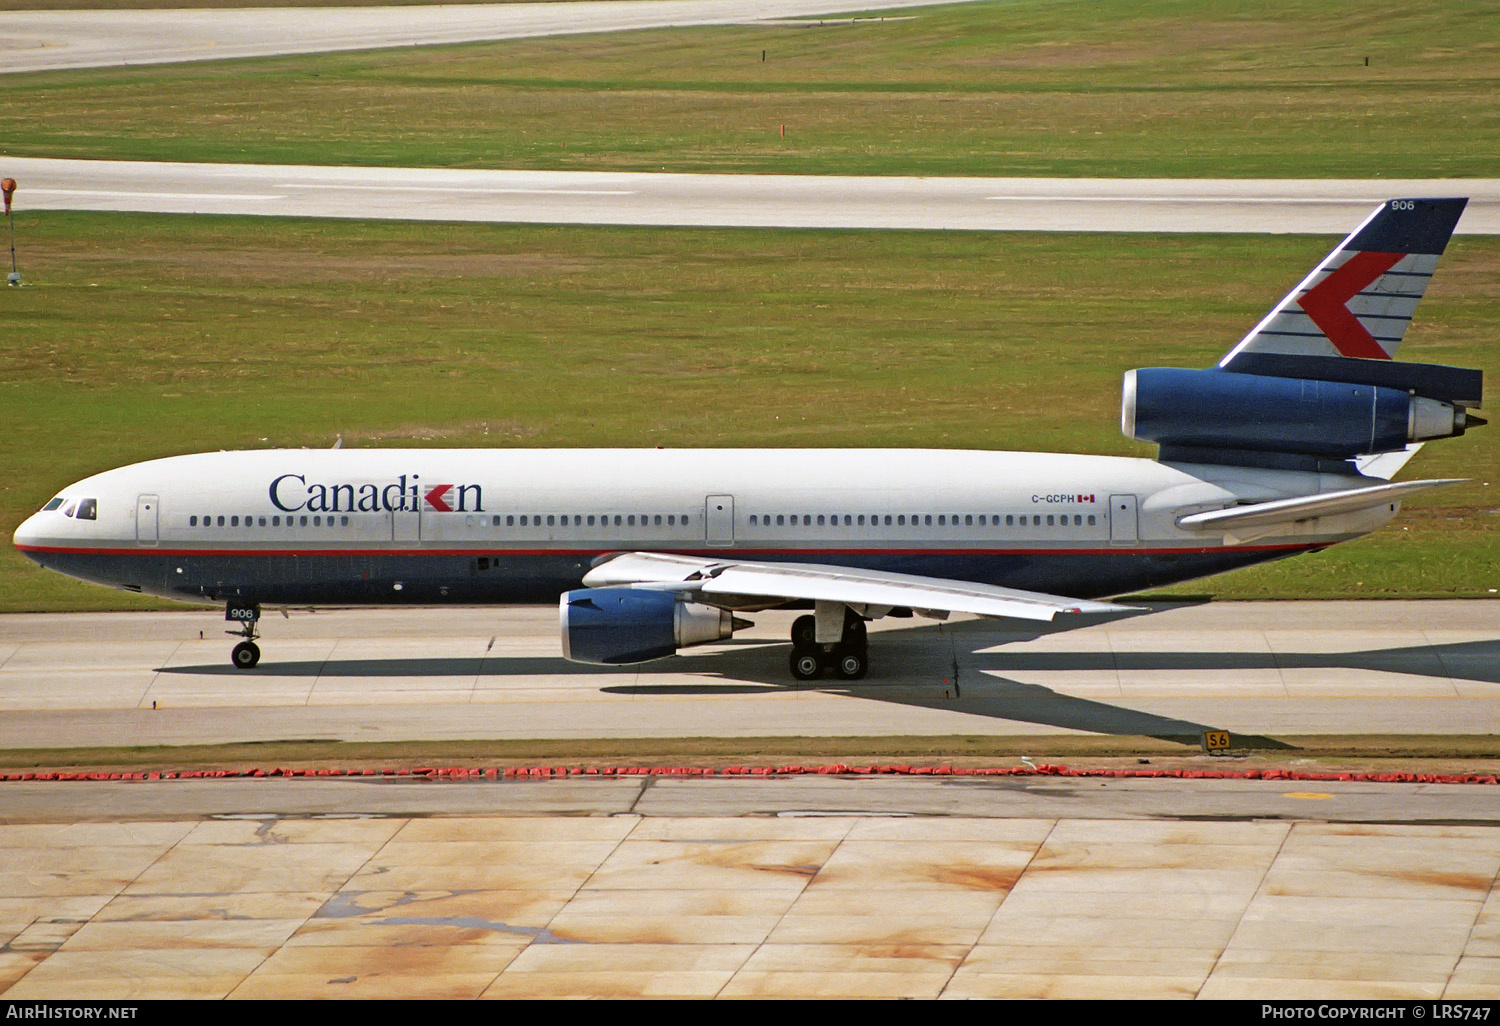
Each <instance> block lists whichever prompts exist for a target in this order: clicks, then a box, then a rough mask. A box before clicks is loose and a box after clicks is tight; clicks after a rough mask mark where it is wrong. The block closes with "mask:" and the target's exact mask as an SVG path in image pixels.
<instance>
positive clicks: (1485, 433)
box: [0, 213, 1500, 611]
mask: <svg viewBox="0 0 1500 1026" xmlns="http://www.w3.org/2000/svg"><path fill="white" fill-rule="evenodd" d="M17 229H18V230H17V243H18V249H19V252H20V255H21V262H22V269H23V272H24V273H25V275H26V279H27V281H28V282H30V283H31V286H30V287H28V288H24V289H6V290H4V291H3V292H0V309H3V313H0V318H3V322H4V324H5V325H6V331H4V332H3V333H0V466H3V467H4V468H5V473H4V474H3V475H0V529H3V530H4V531H6V532H7V533H8V532H9V531H11V530H13V529H14V526H15V525H16V524H17V523H19V521H20V520H21V519H23V518H24V517H25V516H26V515H27V514H29V513H30V512H31V511H32V510H34V509H36V508H38V507H39V506H40V505H41V504H42V503H43V502H45V501H46V499H47V498H49V497H50V496H51V495H52V494H53V493H54V492H55V491H56V490H57V489H59V488H61V487H63V486H64V485H66V484H67V483H69V482H71V481H73V480H76V479H78V478H80V477H83V476H85V475H87V474H90V473H93V472H96V471H99V470H102V469H105V468H108V467H112V466H118V465H121V464H124V463H129V462H132V461H136V460H142V459H147V458H151V457H156V456H164V455H170V454H174V453H181V452H189V451H201V450H214V449H220V448H244V447H249V448H254V447H257V446H273V445H274V446H301V445H310V446H326V445H331V444H332V443H333V442H334V440H335V439H336V438H338V437H339V436H340V435H342V436H343V438H344V440H345V444H346V445H351V446H373V445H397V446H411V445H427V444H436V445H455V446H456V445H519V446H578V445H599V446H632V445H645V446H654V445H681V446H824V445H828V446H933V447H944V448H954V447H963V448H996V449H1006V448H1011V449H1037V450H1056V451H1074V452H1095V453H1104V454H1117V455H1141V456H1149V455H1154V451H1153V447H1149V446H1145V445H1140V444H1138V443H1133V442H1130V441H1128V440H1126V439H1124V438H1123V437H1122V436H1121V435H1120V432H1119V412H1118V409H1119V406H1118V404H1119V389H1120V375H1121V374H1122V372H1123V371H1125V370H1127V369H1129V368H1131V367H1136V366H1143V365H1144V366H1157V365H1168V366H1172V365H1175V366H1206V365H1208V364H1210V363H1211V362H1212V361H1213V360H1215V359H1216V358H1217V357H1218V356H1219V355H1220V354H1222V353H1223V352H1224V351H1225V350H1226V349H1227V348H1228V347H1229V346H1230V345H1231V344H1233V342H1234V341H1235V340H1237V339H1238V338H1239V337H1240V336H1241V335H1242V334H1243V332H1244V331H1245V329H1246V328H1247V327H1248V326H1249V325H1251V324H1253V323H1254V322H1255V321H1256V320H1257V319H1258V318H1259V317H1260V316H1261V314H1262V313H1264V311H1265V310H1266V309H1267V308H1268V307H1269V306H1270V305H1271V304H1272V303H1273V302H1275V301H1276V300H1277V299H1279V298H1280V297H1281V295H1282V294H1283V293H1284V292H1285V291H1286V290H1287V289H1288V288H1290V287H1291V286H1292V285H1293V284H1294V283H1295V282H1296V281H1297V280H1298V279H1299V278H1300V276H1301V275H1302V274H1303V273H1305V271H1306V270H1307V269H1308V268H1309V267H1310V266H1312V264H1313V263H1314V262H1315V261H1316V260H1317V259H1318V258H1320V257H1321V256H1322V255H1323V254H1324V253H1325V252H1326V251H1327V249H1328V246H1329V245H1330V242H1331V241H1334V240H1330V239H1327V238H1311V237H1293V236H1224V235H1213V236H1177V235H1174V236H1143V235H1096V234H1087V235H1063V234H1057V235H1053V234H998V233H977V232H944V233H937V232H875V231H871V232H848V231H844V232H840V231H785V230H777V231H765V230H689V229H652V228H625V229H616V228H591V227H538V226H513V225H472V224H465V225H452V224H410V223H400V222H350V221H333V220H328V221H318V220H277V219H258V218H225V217H172V216H158V215H133V214H96V213H47V214H35V213H27V214H24V215H18V224H17ZM1497 311H1500V240H1497V239H1490V238H1469V237H1460V238H1458V239H1455V240H1454V242H1453V244H1452V246H1451V247H1450V249H1449V253H1448V256H1447V257H1445V260H1444V264H1443V266H1442V267H1441V268H1440V270H1439V274H1438V276H1437V277H1436V278H1435V279H1434V282H1433V285H1432V289H1431V291H1430V293H1429V296H1428V298H1427V299H1426V300H1425V301H1424V303H1423V306H1422V308H1421V310H1420V311H1419V314H1418V319H1417V322H1416V324H1414V326H1413V327H1412V329H1411V332H1410V333H1409V336H1408V339H1407V343H1406V346H1405V348H1404V349H1403V356H1405V357H1407V358H1409V359H1415V360H1423V361H1427V362H1435V363H1448V364H1457V365H1460V366H1476V367H1482V368H1484V369H1485V370H1487V371H1488V372H1489V373H1490V374H1491V376H1493V375H1494V373H1495V372H1496V371H1497V369H1500V366H1497V364H1500V361H1497V358H1496V355H1495V350H1494V347H1493V341H1492V340H1493V326H1494V324H1495V323H1496V321H1497V316H1496V315H1497ZM1495 430H1497V429H1496V428H1482V429H1479V430H1477V431H1475V432H1473V433H1471V434H1469V435H1467V436H1465V437H1463V438H1461V439H1456V440H1452V441H1449V442H1438V443H1434V444H1432V445H1430V446H1429V447H1428V448H1427V449H1426V450H1424V452H1423V453H1422V454H1421V455H1420V456H1419V457H1418V458H1417V460H1416V461H1415V463H1414V464H1413V466H1412V467H1410V468H1408V470H1407V471H1406V473H1405V475H1404V476H1407V477H1413V476H1422V477H1470V478H1474V481H1473V483H1471V484H1469V485H1464V486H1460V487H1455V488H1451V489H1445V490H1442V491H1439V492H1436V493H1432V494H1431V495H1428V496H1423V497H1421V498H1419V499H1416V500H1413V501H1412V502H1410V503H1409V504H1408V506H1407V509H1406V510H1404V511H1403V514H1402V517H1401V518H1400V519H1399V520H1398V521H1397V523H1396V524H1395V525H1393V526H1392V527H1390V528H1387V529H1386V530H1385V531H1382V532H1380V533H1379V534H1377V535H1375V536H1372V537H1371V538H1369V539H1365V540H1362V541H1360V542H1356V543H1353V544H1351V545H1347V546H1340V547H1338V548H1335V549H1333V550H1330V551H1329V552H1326V553H1322V554H1318V555H1315V556H1309V557H1303V558H1300V559H1297V560H1292V561H1288V562H1286V563H1281V564H1276V565H1273V566H1269V567H1265V568H1260V569H1256V570H1250V571H1243V572H1240V573H1237V574H1234V575H1230V576H1227V577H1222V578H1215V579H1213V580H1211V581H1208V582H1199V583H1197V584H1193V585H1187V586H1185V590H1186V591H1188V592H1191V593H1193V594H1205V593H1207V594H1214V595H1220V596H1234V597H1265V596H1394V595H1401V596H1414V595H1443V596H1449V595H1487V594H1489V593H1490V589H1492V588H1500V515H1495V514H1491V513H1489V512H1486V511H1487V510H1492V509H1494V508H1496V507H1500V465H1497V463H1500V460H1497V455H1496V453H1497V449H1496V446H1495V440H1494V438H1493V437H1492V436H1491V434H1490V432H1492V431H1495ZM4 549H5V551H4V552H3V554H0V610H7V611H16V610H43V609H85V608H88V609H104V608H133V607H138V606H142V605H146V604H148V603H147V602H146V601H145V600H142V599H138V598H133V597H130V596H127V595H125V594H124V593H118V592H113V591H109V590H105V589H101V588H95V587H91V586H87V585H83V584H79V583H76V582H73V581H70V580H67V579H65V578H61V577H59V576H57V575H53V574H48V573H44V572H42V571H40V570H38V569H37V568H36V567H34V566H33V565H31V564H30V563H29V562H27V561H25V560H24V559H23V558H21V557H20V556H18V555H17V554H16V553H15V552H14V551H12V550H10V548H9V546H5V547H4Z"/></svg>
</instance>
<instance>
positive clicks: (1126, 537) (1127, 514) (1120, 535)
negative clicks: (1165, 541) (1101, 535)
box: [1109, 495, 1140, 544]
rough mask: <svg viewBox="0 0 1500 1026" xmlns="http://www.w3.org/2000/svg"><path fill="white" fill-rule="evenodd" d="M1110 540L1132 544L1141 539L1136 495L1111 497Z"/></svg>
mask: <svg viewBox="0 0 1500 1026" xmlns="http://www.w3.org/2000/svg"><path fill="white" fill-rule="evenodd" d="M1109 540H1110V541H1112V542H1115V543H1117V544H1130V543H1133V542H1136V541H1139V540H1140V523H1139V517H1138V515H1137V508H1136V497H1135V496H1134V495H1111V496H1110V497H1109Z"/></svg>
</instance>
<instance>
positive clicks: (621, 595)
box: [558, 588, 745, 664]
mask: <svg viewBox="0 0 1500 1026" xmlns="http://www.w3.org/2000/svg"><path fill="white" fill-rule="evenodd" d="M558 616H559V619H560V621H561V628H562V652H563V658H564V659H571V660H572V661H574V662H576V663H604V664H620V663H644V662H646V661H647V660H650V659H661V658H662V657H664V656H669V655H672V654H674V653H675V652H676V651H677V650H678V649H679V648H687V647H689V646H691V645H705V644H708V643H709V642H711V641H721V640H723V639H724V638H727V637H729V636H730V635H732V634H733V633H734V629H735V627H736V626H744V625H745V624H744V622H743V621H740V622H738V623H737V622H736V621H735V619H734V617H733V616H732V615H730V613H728V612H727V611H725V610H722V609H715V608H713V607H712V606H704V605H699V604H697V603H695V602H684V601H682V599H680V598H679V597H678V596H676V595H674V594H672V593H671V592H667V591H644V590H636V589H634V588H584V589H581V590H579V591H570V592H568V593H567V594H565V595H563V597H562V599H561V600H560V601H559V602H558Z"/></svg>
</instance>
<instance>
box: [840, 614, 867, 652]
mask: <svg viewBox="0 0 1500 1026" xmlns="http://www.w3.org/2000/svg"><path fill="white" fill-rule="evenodd" d="M868 642H869V631H868V629H867V628H866V627H865V621H864V620H862V619H860V618H859V617H857V616H855V615H854V614H853V613H850V614H849V618H848V619H847V620H845V621H844V638H843V643H844V644H845V645H854V646H856V647H858V648H864V647H865V645H866V644H868Z"/></svg>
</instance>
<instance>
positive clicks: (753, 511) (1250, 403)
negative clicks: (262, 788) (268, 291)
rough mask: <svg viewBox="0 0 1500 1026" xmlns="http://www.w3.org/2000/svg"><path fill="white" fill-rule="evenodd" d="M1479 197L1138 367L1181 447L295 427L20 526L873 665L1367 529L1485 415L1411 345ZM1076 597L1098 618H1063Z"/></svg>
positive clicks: (1377, 229)
mask: <svg viewBox="0 0 1500 1026" xmlns="http://www.w3.org/2000/svg"><path fill="white" fill-rule="evenodd" d="M1466 203H1467V200H1466V199H1461V198H1455V199H1395V200H1390V201H1387V202H1385V203H1382V204H1381V205H1380V206H1379V207H1377V208H1376V209H1375V210H1374V211H1372V212H1371V214H1370V215H1369V216H1368V217H1367V218H1365V220H1364V221H1363V222H1362V223H1361V224H1360V225H1359V226H1358V227H1357V228H1355V230H1354V231H1353V232H1352V233H1351V234H1350V235H1349V236H1348V237H1347V238H1346V239H1345V240H1344V241H1343V242H1342V243H1340V244H1339V245H1338V246H1337V247H1335V248H1334V250H1333V251H1332V252H1331V253H1329V254H1328V256H1327V257H1325V258H1324V259H1323V260H1322V261H1321V262H1320V263H1319V264H1318V265H1317V266H1316V267H1315V268H1313V270H1312V271H1311V272H1310V273H1309V274H1308V275H1307V276H1306V277H1305V278H1304V279H1303V280H1302V281H1301V282H1300V283H1299V284H1298V285H1297V286H1296V287H1295V288H1294V289H1293V290H1292V291H1291V292H1289V293H1288V294H1287V295H1286V296H1285V297H1284V298H1283V299H1282V300H1281V301H1280V302H1279V303H1277V304H1276V305H1275V306H1274V307H1273V308H1272V309H1271V311H1270V312H1269V313H1268V314H1266V316H1265V317H1264V318H1263V319H1262V320H1261V321H1260V322H1259V323H1258V324H1256V325H1255V327H1254V328H1252V329H1251V330H1250V332H1249V333H1248V334H1246V335H1245V337H1244V338H1243V339H1241V340H1240V342H1239V343H1238V344H1236V345H1235V346H1234V347H1233V348H1232V349H1230V350H1229V352H1228V353H1227V354H1225V356H1224V357H1223V359H1221V360H1220V361H1219V363H1218V364H1217V365H1216V366H1214V367H1211V368H1206V369H1182V368H1161V367H1152V368H1138V369H1135V370H1131V371H1129V372H1127V373H1126V374H1125V377H1124V388H1123V401H1122V413H1121V423H1122V429H1123V431H1124V433H1125V435H1126V436H1128V437H1130V438H1132V439H1137V440H1140V441H1144V442H1151V443H1155V444H1156V445H1157V446H1158V447H1159V448H1158V453H1157V457H1156V458H1155V459H1147V458H1127V457H1112V456H1089V455H1068V454H1059V453H1028V452H988V451H972V450H904V449H786V450H749V449H711V450H671V449H593V450H589V449H581V450H559V449H516V450H506V449H427V450H413V449H388V450H382V449H365V450H361V449H343V448H338V447H335V448H333V449H321V450H311V449H267V450H255V451H239V452H212V453H199V454H193V455H181V456H171V457H167V458H164V459H156V460H151V461H148V462H144V463H137V464H133V465H131V466H126V467H121V468H119V469H115V470H108V471H105V472H103V473H100V474H96V475H94V476H92V477H88V478H85V479H83V480H82V481H78V482H76V483H74V484H71V485H69V486H68V487H66V488H64V489H63V490H62V492H61V493H59V494H58V495H57V496H56V497H55V498H53V499H52V500H51V501H49V502H48V503H46V505H45V506H43V507H42V509H41V510H40V511H39V512H37V513H35V514H33V515H32V516H31V517H30V518H28V519H27V520H26V521H25V522H24V523H23V524H21V526H20V527H19V528H18V529H17V531H16V532H15V539H14V540H15V545H16V548H17V549H19V550H20V551H21V552H23V553H25V554H26V555H27V556H28V557H29V558H31V559H32V560H34V561H35V562H37V563H38V564H40V565H41V566H43V567H45V568H47V569H50V570H55V571H58V572H60V573H63V574H68V575H70V576H72V577H76V578H79V579H81V580H84V581H91V582H95V583H98V584H102V585H108V586H111V587H115V588H123V589H125V590H126V591H131V592H139V593H146V594H151V595H158V596H162V597H165V598H170V599H179V600H188V601H196V602H206V603H223V604H224V605H225V619H226V621H228V622H234V623H237V624H239V626H238V628H237V629H235V630H231V631H226V633H229V634H231V635H234V636H236V637H241V638H243V640H242V641H240V642H239V643H238V644H236V645H235V646H234V648H233V651H232V653H231V661H232V662H233V664H234V665H235V666H236V667H238V668H241V669H246V670H248V669H251V668H253V667H255V666H256V665H257V663H258V662H259V660H260V649H259V647H258V646H257V645H256V640H257V638H258V637H259V632H258V630H257V624H258V622H259V620H260V614H261V607H262V606H263V605H265V606H270V607H273V608H274V607H277V606H280V607H282V608H283V610H284V609H285V607H288V606H297V607H301V606H313V605H319V604H329V605H334V604H336V605H353V604H386V605H390V604H423V605H426V604H435V603H465V604H475V603H520V602H554V601H555V602H557V603H558V607H559V634H560V638H561V642H562V654H563V655H564V656H565V657H566V658H568V659H570V660H573V661H577V662H583V663H594V664H622V663H637V662H645V661H648V660H653V659H658V658H663V657H666V656H670V655H673V654H674V653H676V652H677V651H679V650H680V649H683V648H687V647H690V646H693V645H701V644H706V643H711V642H716V641H720V640H723V639H726V638H729V637H731V636H732V635H733V633H734V632H735V631H736V630H739V629H741V628H743V627H745V626H748V622H747V621H746V620H744V619H743V618H742V614H750V613H754V612H756V611H760V610H766V609H774V608H793V609H806V610H809V611H810V612H808V613H807V614H805V615H801V616H798V617H797V618H796V619H795V621H794V623H793V625H792V628H791V634H792V638H791V640H792V648H791V654H790V658H789V664H788V668H789V670H790V673H791V674H792V676H793V677H795V678H797V679H799V680H810V679H813V678H816V677H819V676H821V675H823V674H825V673H832V674H834V675H836V676H837V677H839V678H843V679H846V680H857V679H860V678H862V677H864V676H865V674H866V673H867V671H868V669H869V645H868V639H867V629H866V624H867V623H868V622H869V621H872V620H876V619H880V618H882V617H887V616H892V617H910V616H923V617H930V618H936V619H944V618H946V617H948V616H949V615H950V614H953V613H965V614H976V615H978V616H981V617H1010V618H1020V619H1026V620H1034V621H1051V620H1053V619H1054V618H1055V617H1057V616H1059V615H1063V616H1068V617H1076V616H1077V614H1089V613H1118V612H1120V611H1121V610H1124V609H1128V608H1129V607H1123V606H1121V605H1119V604H1117V603H1112V602H1108V601H1102V600H1103V599H1105V598H1107V597H1108V596H1112V595H1125V594H1129V593H1131V592H1136V591H1139V590H1141V589H1145V588H1152V587H1158V586H1162V585H1167V584H1173V583H1176V582H1178V581H1184V580H1189V579H1192V578H1198V577H1204V576H1207V575H1210V574H1216V573H1220V572H1223V571H1226V570H1232V569H1235V568H1238V567H1244V566H1249V565H1252V564H1256V563H1262V562H1266V561H1268V560H1273V559H1281V558H1284V557H1287V556H1291V555H1295V554H1297V553H1302V552H1313V551H1317V550H1319V549H1323V548H1326V547H1327V546H1329V545H1334V544H1337V543H1339V542H1342V541H1346V540H1349V539H1352V538H1357V537H1360V536H1362V535H1364V534H1368V533H1369V532H1371V531H1374V530H1376V529H1377V528H1379V527H1381V526H1383V525H1384V524H1385V523H1387V522H1388V521H1389V520H1390V519H1391V518H1392V517H1394V516H1395V514H1396V512H1397V510H1398V508H1399V506H1400V502H1401V501H1402V500H1403V499H1405V498H1406V497H1407V496H1409V495H1412V494H1415V493H1418V492H1422V491H1425V490H1427V489H1431V488H1437V487H1441V486H1443V485H1448V484H1453V483H1456V482H1455V481H1453V480H1418V481H1406V482H1399V483H1398V482H1393V481H1392V480H1391V478H1392V477H1393V476H1394V475H1395V473H1396V472H1397V471H1399V470H1400V469H1401V468H1402V466H1403V465H1404V464H1405V463H1406V462H1407V461H1408V460H1409V459H1410V458H1411V456H1412V454H1413V453H1415V452H1416V450H1417V449H1418V448H1419V447H1420V446H1421V444H1422V443H1423V442H1425V441H1428V440H1432V439H1439V438H1450V437H1456V436H1459V435H1462V434H1463V433H1464V431H1465V429H1466V428H1468V427H1472V426H1474V425H1477V424H1482V423H1484V421H1483V420H1481V419H1480V418H1478V417H1477V416H1475V415H1474V414H1472V413H1471V412H1470V411H1471V410H1473V409H1477V408H1478V407H1479V406H1480V400H1481V392H1482V374H1481V372H1480V371H1477V370H1467V369H1464V368H1457V367H1446V366H1439V365H1433V364H1418V363H1407V362H1401V363H1398V362H1396V361H1395V360H1394V359H1393V357H1394V355H1395V353H1396V351H1397V347H1398V346H1399V345H1400V343H1401V340H1402V338H1403V336H1404V334H1405V330H1406V326H1407V324H1408V323H1409V322H1410V321H1411V318H1412V314H1413V312H1414V311H1415V309H1416V306H1417V303H1418V301H1419V300H1420V299H1421V297H1422V295H1423V293H1424V292H1425V290H1426V287H1427V283H1428V281H1429V279H1430V278H1431V276H1432V273H1433V270H1434V268H1435V267H1436V265H1437V262H1438V258H1439V256H1441V254H1442V253H1443V251H1444V249H1445V248H1446V247H1447V243H1448V240H1449V238H1450V236H1451V235H1452V233H1453V229H1454V227H1455V225H1456V224H1457V222H1458V219H1459V217H1460V215H1461V214H1462V212H1463V209H1464V206H1465V204H1466ZM1063 622H1064V623H1067V622H1068V621H1067V620H1065V621H1063Z"/></svg>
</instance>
